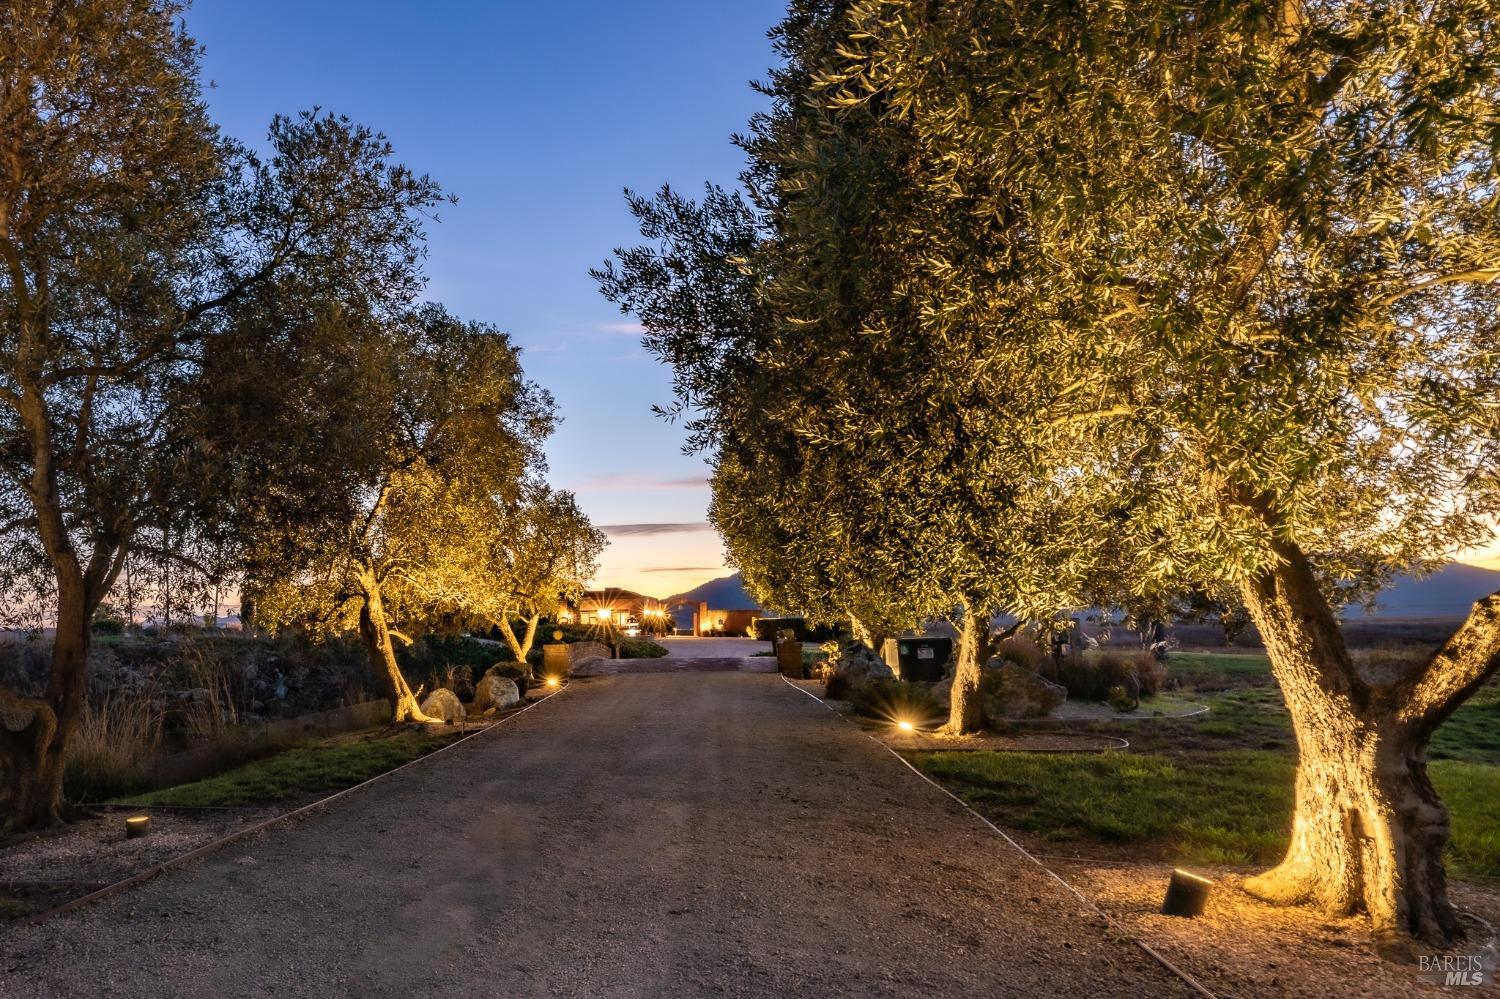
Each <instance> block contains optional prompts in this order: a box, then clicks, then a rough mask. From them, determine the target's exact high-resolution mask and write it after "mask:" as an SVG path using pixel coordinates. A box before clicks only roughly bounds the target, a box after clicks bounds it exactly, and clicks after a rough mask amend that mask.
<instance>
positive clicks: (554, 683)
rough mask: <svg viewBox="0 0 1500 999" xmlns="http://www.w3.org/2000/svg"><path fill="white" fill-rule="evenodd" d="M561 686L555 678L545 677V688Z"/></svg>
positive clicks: (559, 681)
mask: <svg viewBox="0 0 1500 999" xmlns="http://www.w3.org/2000/svg"><path fill="white" fill-rule="evenodd" d="M561 684H562V681H561V680H559V679H558V678H557V677H555V676H549V677H547V686H549V687H557V686H560V685H561Z"/></svg>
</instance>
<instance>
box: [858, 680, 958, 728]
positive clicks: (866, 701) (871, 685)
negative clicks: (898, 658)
mask: <svg viewBox="0 0 1500 999" xmlns="http://www.w3.org/2000/svg"><path fill="white" fill-rule="evenodd" d="M849 703H850V704H851V705H853V707H854V712H855V714H859V715H864V716H865V717H866V718H880V719H883V720H886V721H894V720H896V719H906V720H908V721H913V722H916V721H926V720H927V719H930V718H936V717H938V716H939V715H941V714H942V708H941V707H940V706H939V705H938V702H937V700H936V698H934V697H933V696H932V691H931V690H930V689H928V688H927V687H925V686H923V685H922V684H918V683H906V682H904V681H902V680H893V679H890V678H888V677H881V678H878V679H873V680H863V681H861V682H859V683H856V684H852V685H851V686H850V688H849Z"/></svg>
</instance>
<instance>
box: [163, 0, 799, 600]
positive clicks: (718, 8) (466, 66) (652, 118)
mask: <svg viewBox="0 0 1500 999" xmlns="http://www.w3.org/2000/svg"><path fill="white" fill-rule="evenodd" d="M782 11H783V6H782V4H781V2H779V0H728V2H723V0H720V2H715V0H709V2H703V0H628V2H615V3H606V2H592V0H590V2H555V3H550V4H547V3H541V4H538V3H524V4H523V3H512V2H492V3H481V2H472V0H447V2H444V0H430V2H426V3H416V2H410V0H407V2H397V0H366V2H333V0H302V2H299V3H292V2H286V0H197V2H196V3H195V4H194V5H193V7H192V8H191V9H190V10H189V11H188V13H187V26H188V30H189V32H190V33H191V34H193V35H194V36H195V37H196V38H197V39H198V40H199V41H200V42H201V43H202V44H203V45H204V47H205V49H206V53H205V57H204V73H205V76H206V77H207V78H208V79H209V80H212V81H213V83H214V88H213V89H212V90H211V91H209V102H210V104H211V106H212V109H213V113H214V116H215V118H216V119H217V120H218V122H219V123H220V124H221V126H222V127H223V128H224V129H225V131H226V132H227V133H228V134H230V135H233V136H235V137H236V138H239V139H242V140H245V141H249V142H258V141H260V140H261V139H262V138H263V137H264V134H265V128H266V124H267V122H269V120H270V118H271V116H272V115H273V114H275V113H277V112H285V113H290V112H294V111H297V110H300V109H303V108H308V107H311V106H313V105H319V106H321V107H323V108H325V109H327V110H329V111H335V112H338V113H341V114H347V115H349V116H350V117H352V118H354V119H356V120H358V121H361V122H364V123H366V124H369V125H371V126H373V127H376V128H378V129H380V130H381V131H383V132H385V133H386V135H388V136H389V137H390V139H391V141H392V142H393V144H394V145H395V147H396V152H397V156H398V158H399V159H401V160H402V161H403V162H405V163H406V164H407V165H409V166H411V167H412V168H413V169H416V170H418V171H420V172H426V173H430V174H431V175H432V176H433V177H434V178H435V179H437V180H438V181H439V182H440V183H441V184H442V185H443V186H444V188H445V189H446V190H448V191H449V192H451V193H454V194H456V195H457V196H458V198H459V203H458V204H457V205H456V206H450V207H447V208H446V209H445V210H444V211H443V213H442V221H441V223H440V224H438V225H434V226H433V227H432V228H431V230H430V249H431V257H430V259H429V260H428V263H427V271H428V275H429V288H428V296H429V297H430V298H432V299H434V300H437V301H441V302H443V303H444V304H445V305H447V306H448V307H449V308H450V309H451V310H453V311H454V312H456V313H457V314H458V315H461V316H463V317H465V318H469V319H481V320H485V321H487V322H492V323H494V324H496V325H497V326H499V327H501V328H502V329H505V330H507V331H509V332H510V333H511V335H512V336H513V337H514V338H515V340H516V341H517V342H518V343H519V344H521V345H522V347H524V348H525V351H526V353H525V356H524V362H525V365H526V369H527V371H528V373H529V374H530V375H531V376H532V377H533V378H535V379H536V380H537V381H538V382H540V383H541V384H542V385H544V386H546V387H547V388H548V389H550V390H551V391H552V393H553V394H554V395H555V396H556V397H557V400H558V403H559V407H560V410H561V413H562V416H563V421H564V422H563V425H562V427H561V428H560V429H559V431H558V433H557V434H556V436H555V437H554V438H553V439H552V441H551V443H550V446H549V448H548V456H549V461H550V464H551V475H550V478H551V479H552V481H553V482H554V484H556V485H559V486H562V487H565V488H569V489H574V490H576V491H577V492H578V494H579V499H580V502H581V503H582V504H583V507H584V509H585V510H586V511H587V512H588V513H589V515H590V517H591V518H592V519H593V520H594V522H595V523H596V524H599V525H628V526H629V529H620V530H615V531H612V532H611V538H612V541H611V545H610V548H609V549H608V550H607V551H606V553H605V556H604V566H603V569H602V571H601V572H600V575H599V582H601V583H605V584H609V585H623V586H628V587H631V588H633V589H640V590H643V591H645V592H649V593H654V594H657V595H663V596H665V595H667V594H670V593H673V592H678V591H681V590H683V589H687V588H688V587H690V586H692V585H694V584H696V583H698V582H701V581H702V580H705V579H710V578H713V577H714V576H719V575H723V574H724V573H725V572H727V571H728V570H726V569H725V568H724V566H723V551H722V547H721V545H720V543H719V539H718V537H717V536H716V535H714V534H713V533H712V532H711V531H709V530H707V528H706V527H703V526H697V527H694V526H692V525H701V524H702V522H703V518H704V512H705V509H706V507H707V504H708V498H709V492H708V488H707V485H706V484H705V482H704V477H705V474H706V470H705V468H704V466H703V464H702V462H701V461H699V460H697V459H694V458H688V457H685V456H683V455H682V454H681V453H680V450H679V447H680V443H681V431H680V429H679V428H677V427H674V426H671V425H668V424H665V423H663V422H662V421H660V420H659V419H657V418H656V417H655V416H653V415H652V413H651V410H650V407H651V405H652V404H653V403H660V402H665V401H667V400H668V399H669V396H670V389H669V384H668V377H667V371H666V370H665V369H664V368H663V367H662V366H661V365H659V364H658V363H657V362H656V361H655V360H653V359H652V358H651V357H650V356H649V355H647V354H646V352H645V351H644V350H643V349H642V348H641V346H640V343H639V335H638V333H637V332H636V331H635V329H634V328H633V327H632V325H631V324H630V321H629V320H628V318H627V317H623V316H621V315H620V314H619V313H618V312H617V311H616V310H615V308H614V306H612V305H610V304H609V303H608V302H606V301H604V299H603V298H601V297H600V296H599V294H598V292H597V291H596V290H595V287H594V283H593V281H592V280H590V278H589V277H588V273H587V272H588V268H590V267H591V266H594V265H595V264H597V263H598V262H599V261H601V260H602V259H604V257H606V256H607V255H608V254H609V252H610V250H611V249H612V248H613V247H615V246H618V245H621V244H629V243H631V242H634V241H635V239H636V231H635V229H634V226H633V225H632V224H631V219H630V216H629V213H628V212H627V211H626V209H625V205H624V201H623V199H622V197H621V192H622V190H623V189H624V188H625V187H632V188H636V189H642V190H654V189H655V188H657V187H659V186H660V185H661V184H662V183H664V182H669V183H671V184H672V185H673V186H675V187H680V188H683V189H685V190H694V189H697V188H698V187H700V186H701V185H702V183H703V182H704V181H707V180H713V181H718V182H721V183H729V182H732V181H733V180H734V178H735V175H736V174H737V173H738V171H739V168H740V165H741V157H740V155H739V152H738V150H736V149H735V148H734V147H733V146H731V145H730V143H729V136H730V133H732V132H735V131H738V130H740V129H742V128H743V126H744V124H745V121H746V119H747V118H748V117H749V116H750V114H751V113H752V112H753V111H755V110H756V109H758V108H759V107H761V106H762V103H763V99H762V98H760V97H759V96H758V95H757V94H755V93H754V92H753V91H752V90H751V89H750V87H749V82H750V81H751V80H752V79H758V78H760V77H762V76H763V75H764V73H765V71H766V69H767V68H768V67H769V66H770V65H771V64H772V59H773V56H772V52H771V48H770V43H769V41H768V40H767V38H766V31H767V30H768V29H769V28H770V27H771V26H772V25H773V24H775V23H776V21H777V20H778V19H779V18H780V16H781V13H782ZM643 525H664V526H663V527H661V528H660V529H653V528H650V527H646V526H643Z"/></svg>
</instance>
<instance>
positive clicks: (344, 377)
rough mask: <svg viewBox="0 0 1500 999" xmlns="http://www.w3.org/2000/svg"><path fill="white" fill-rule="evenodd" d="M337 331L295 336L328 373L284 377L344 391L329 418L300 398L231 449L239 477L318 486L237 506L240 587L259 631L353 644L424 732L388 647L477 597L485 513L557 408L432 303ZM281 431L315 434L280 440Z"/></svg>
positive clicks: (493, 345) (479, 333) (264, 413)
mask: <svg viewBox="0 0 1500 999" xmlns="http://www.w3.org/2000/svg"><path fill="white" fill-rule="evenodd" d="M349 322H350V321H349V317H348V316H347V314H346V315H344V316H341V317H339V319H338V321H336V322H335V323H334V327H333V335H331V336H314V337H310V338H309V339H308V344H310V345H311V344H318V343H321V344H322V345H323V348H322V349H323V350H325V351H326V352H327V353H328V354H329V355H330V360H329V361H328V362H327V363H317V364H309V363H308V360H309V354H310V353H311V354H316V351H310V352H304V351H298V352H297V353H298V354H299V360H298V364H297V366H296V367H294V368H293V370H294V371H301V372H305V373H306V377H308V379H309V380H308V381H307V382H306V383H305V384H307V385H316V384H318V383H319V381H320V380H321V379H323V378H325V377H328V376H327V375H325V374H323V372H326V371H333V372H336V376H335V377H336V379H337V380H338V381H339V382H342V383H343V386H344V389H345V391H346V393H348V397H347V399H344V400H342V401H340V402H339V403H338V404H337V405H336V407H335V409H334V411H333V412H334V413H336V414H337V416H336V417H334V416H330V417H328V418H325V419H322V420H320V421H317V422H314V423H311V424H309V422H308V420H307V416H306V413H305V408H304V406H303V405H301V404H299V403H298V402H297V401H296V400H299V399H302V398H305V397H304V396H302V395H292V396H284V397H283V398H285V399H287V400H288V403H289V404H286V405H283V406H282V408H280V409H276V408H274V407H273V408H271V409H270V410H267V409H263V408H256V409H255V410H254V411H253V417H252V418H253V419H254V420H255V421H256V422H257V425H258V427H259V429H260V430H261V432H262V435H263V436H262V442H263V443H262V446H261V447H259V448H257V449H254V450H249V451H246V452H244V459H245V460H247V461H249V462H250V463H251V465H252V469H251V471H252V472H253V468H254V467H270V468H272V469H276V470H277V471H278V473H279V474H278V480H281V479H282V478H283V477H284V481H287V482H292V483H297V482H302V483H306V484H317V483H319V482H324V483H325V485H326V488H319V489H317V490H316V493H315V495H311V496H310V495H309V494H308V493H307V492H305V491H304V490H301V489H296V490H291V491H290V492H278V493H277V494H275V495H271V496H265V497H262V498H261V499H260V500H258V501H256V502H250V501H247V502H245V503H243V504H241V507H240V510H241V515H242V517H243V518H244V520H243V522H242V526H241V530H242V531H243V533H244V535H245V537H246V538H247V540H246V552H247V555H246V559H247V570H246V571H247V579H246V583H245V589H246V594H247V596H248V597H249V598H250V599H251V600H252V601H253V606H254V618H253V620H254V623H255V624H256V625H258V626H261V627H266V628H276V627H282V626H288V625H297V626H301V627H304V628H307V629H309V630H311V631H314V632H315V633H323V634H338V633H343V632H347V631H354V632H356V633H357V634H359V636H360V638H361V640H362V641H363V642H364V645H365V648H366V650H367V652H368V654H369V656H370V661H371V666H372V667H373V669H374V670H375V673H376V676H377V677H378V678H379V680H380V682H381V684H382V685H383V686H384V688H385V692H386V695H387V697H388V698H389V699H390V701H391V705H392V712H393V718H394V720H396V721H398V722H399V721H424V720H426V718H425V716H424V715H423V713H422V711H421V709H420V707H419V706H418V704H417V700H416V696H415V695H414V693H413V692H412V690H411V688H410V686H409V685H408V684H407V682H406V679H405V677H404V676H403V675H402V673H401V668H400V666H399V664H398V662H397V659H396V653H395V644H394V643H395V642H396V641H405V642H410V641H412V640H413V635H414V634H416V633H420V631H422V630H425V629H427V628H429V627H431V626H433V625H435V624H437V623H440V622H446V621H449V620H451V619H453V618H454V617H455V616H456V615H459V614H461V613H462V612H463V610H464V609H465V608H467V607H468V606H470V604H471V603H472V601H473V594H472V592H471V591H472V590H473V588H475V587H476V586H480V585H483V583H482V581H479V580H476V578H475V571H476V566H478V565H479V564H480V563H481V562H482V561H483V559H484V558H485V556H486V555H487V553H488V547H487V546H488V542H489V541H490V536H489V535H488V534H487V533H486V531H485V530H484V527H485V526H486V525H487V524H489V523H491V522H492V521H493V519H494V514H493V511H494V510H495V509H496V508H497V504H501V503H506V502H509V503H515V502H518V501H519V500H520V498H521V493H522V485H523V479H524V476H525V474H526V473H527V471H528V469H531V468H534V467H536V466H537V465H538V464H539V463H540V445H541V441H542V440H543V439H544V438H545V437H546V436H547V434H548V433H550V432H551V429H552V426H553V423H554V407H553V402H552V399H551V397H550V396H549V395H548V394H547V393H546V392H544V391H542V390H540V389H538V388H537V387H536V386H535V385H534V384H533V383H531V382H529V381H527V380H526V379H525V377H524V374H523V372H522V370H521V364H520V351H519V349H518V348H516V347H515V346H514V345H512V344H511V342H510V339H509V338H508V337H507V336H506V335H505V334H504V333H501V332H500V331H498V330H496V329H494V328H493V327H490V326H487V325H484V324H481V323H470V322H462V321H460V320H458V319H455V318H454V317H452V316H451V315H449V314H448V313H447V312H445V311H444V310H443V309H442V308H441V307H438V306H434V305H429V306H425V307H423V308H422V309H420V310H417V311H415V312H413V313H411V314H409V315H406V316H402V317H398V318H395V319H382V320H371V321H370V322H371V327H372V328H371V329H367V330H360V329H357V328H351V327H350V325H349ZM298 387H300V386H298ZM248 398H250V399H252V400H257V401H258V400H259V399H260V396H259V395H258V394H257V393H256V392H255V391H253V390H252V391H251V392H250V393H248ZM283 424H285V425H289V426H291V427H292V428H294V429H296V428H307V427H311V428H312V429H311V430H310V431H308V430H304V431H303V433H302V434H301V435H300V436H298V435H288V436H283V435H281V434H278V433H276V432H275V430H276V428H277V427H278V426H281V425H283ZM307 455H312V456H314V457H313V459H312V461H313V462H314V464H313V465H311V466H308V465H305V464H302V463H303V462H306V461H307V460H308V459H307V457H306V456H307ZM319 456H321V460H322V461H323V462H327V463H328V464H327V465H323V464H320V463H318V462H319ZM288 466H291V467H292V468H293V471H291V472H290V473H289V472H287V471H285V469H287V468H288ZM330 472H331V481H329V477H330Z"/></svg>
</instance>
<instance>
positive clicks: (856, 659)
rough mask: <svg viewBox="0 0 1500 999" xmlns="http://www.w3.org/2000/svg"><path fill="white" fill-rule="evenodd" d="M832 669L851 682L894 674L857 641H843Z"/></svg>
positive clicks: (892, 675) (888, 676)
mask: <svg viewBox="0 0 1500 999" xmlns="http://www.w3.org/2000/svg"><path fill="white" fill-rule="evenodd" d="M833 671H834V672H835V673H837V674H839V675H841V676H844V677H846V678H847V679H848V680H849V682H851V683H858V682H860V681H862V680H882V679H888V678H891V677H894V676H895V675H896V674H895V673H894V672H892V671H891V668H890V667H889V666H887V665H886V664H885V663H884V662H883V661H882V660H881V659H880V657H879V656H877V655H875V653H874V652H872V651H871V650H870V648H869V647H868V646H867V645H865V644H864V643H863V642H858V641H846V642H844V643H843V645H842V646H841V647H840V648H839V658H838V662H837V663H835V664H834V667H833Z"/></svg>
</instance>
